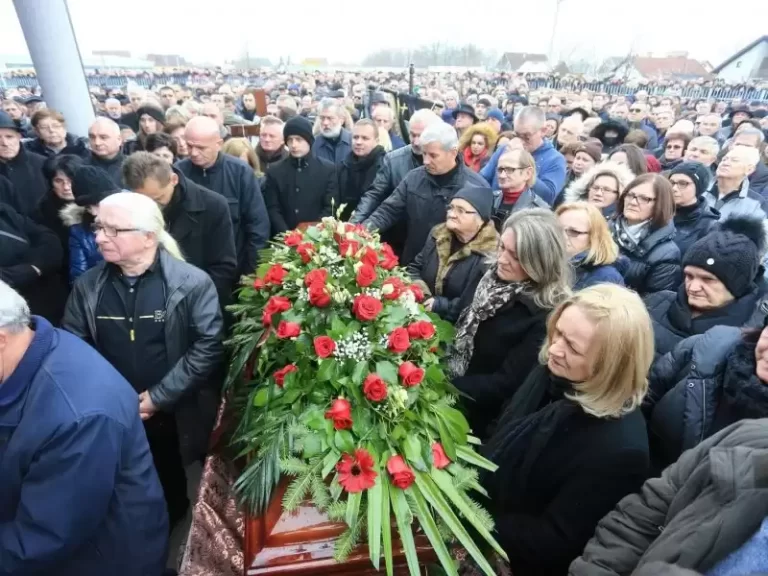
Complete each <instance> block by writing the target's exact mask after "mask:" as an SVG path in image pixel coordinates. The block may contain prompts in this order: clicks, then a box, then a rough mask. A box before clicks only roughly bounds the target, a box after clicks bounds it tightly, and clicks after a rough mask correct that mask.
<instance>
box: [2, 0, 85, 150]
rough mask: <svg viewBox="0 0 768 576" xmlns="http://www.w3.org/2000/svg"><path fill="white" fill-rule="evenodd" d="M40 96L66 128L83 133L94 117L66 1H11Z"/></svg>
mask: <svg viewBox="0 0 768 576" xmlns="http://www.w3.org/2000/svg"><path fill="white" fill-rule="evenodd" d="M13 5H14V7H15V8H16V14H17V15H18V17H19V23H20V24H21V29H22V31H23V32H24V38H25V39H26V41H27V48H28V49H29V55H30V56H31V57H32V62H33V63H34V65H35V71H36V72H37V79H38V82H39V83H40V86H41V87H42V88H43V98H45V101H46V103H47V104H48V107H49V108H53V109H55V110H58V111H59V112H61V113H62V114H64V117H65V118H66V119H67V130H68V131H69V132H72V133H73V134H77V135H78V136H86V135H87V134H88V127H89V126H90V124H91V122H93V119H94V113H93V106H92V104H91V97H90V94H89V92H88V82H87V80H86V78H85V71H84V70H83V63H82V61H81V60H80V50H79V48H78V47H77V39H76V38H75V31H74V30H73V28H72V22H71V21H70V19H69V9H68V8H67V2H66V0H13Z"/></svg>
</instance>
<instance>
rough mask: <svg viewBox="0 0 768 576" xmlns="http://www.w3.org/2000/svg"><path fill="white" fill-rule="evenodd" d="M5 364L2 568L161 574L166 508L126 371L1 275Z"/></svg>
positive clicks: (0, 437)
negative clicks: (33, 308)
mask: <svg viewBox="0 0 768 576" xmlns="http://www.w3.org/2000/svg"><path fill="white" fill-rule="evenodd" d="M0 367H2V368H0V574H3V576H27V575H31V574H59V575H61V576H101V575H103V574H112V575H119V576H132V575H137V574H160V573H161V572H162V570H163V568H164V566H165V561H166V553H167V550H166V547H167V544H168V517H167V513H166V507H165V503H164V502H163V492H162V488H161V486H160V483H159V482H158V478H157V473H156V472H155V467H154V465H153V462H152V457H151V455H150V452H149V447H148V445H147V437H146V434H145V432H144V427H143V426H142V423H141V418H140V416H139V411H138V410H137V405H138V402H137V395H136V393H135V392H134V391H133V390H132V389H131V386H130V385H129V384H128V382H126V381H125V378H123V377H122V376H121V375H120V374H119V373H118V372H117V371H116V370H115V369H114V368H113V367H112V366H110V365H109V363H108V362H107V361H106V360H105V359H104V358H102V357H101V356H100V355H99V354H98V353H97V352H96V350H94V349H93V348H91V347H90V346H88V344H86V343H85V342H83V341H81V340H79V339H78V338H76V337H74V336H73V335H72V334H69V333H67V332H65V331H64V330H58V329H56V328H54V327H53V326H51V324H50V323H48V321H46V320H44V319H42V318H40V317H37V316H31V315H30V312H29V307H28V306H27V303H26V302H25V301H24V299H23V298H22V297H21V296H19V294H17V293H16V292H14V291H13V289H11V288H10V287H9V286H8V285H7V284H5V283H3V282H0Z"/></svg>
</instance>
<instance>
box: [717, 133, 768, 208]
mask: <svg viewBox="0 0 768 576" xmlns="http://www.w3.org/2000/svg"><path fill="white" fill-rule="evenodd" d="M759 161H760V153H759V152H758V151H757V150H755V149H754V148H748V147H746V146H735V147H734V148H732V149H731V150H729V151H728V153H727V154H726V155H725V156H723V159H722V160H721V161H720V164H719V165H718V167H717V171H716V172H715V177H716V182H715V184H714V186H712V188H711V189H710V190H708V191H707V192H705V193H704V199H705V200H706V201H707V202H708V203H709V205H710V206H711V207H712V208H714V209H715V210H717V211H718V212H720V221H721V222H722V221H723V220H725V219H726V218H728V216H730V215H731V214H736V213H738V214H746V215H752V216H754V217H758V218H761V219H764V218H766V217H767V216H768V202H766V200H765V198H763V197H762V196H760V194H758V193H757V192H755V191H754V190H752V189H751V188H750V186H749V176H750V175H751V174H752V173H753V172H754V171H755V166H757V163H758V162H759Z"/></svg>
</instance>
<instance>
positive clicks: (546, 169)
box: [480, 106, 565, 206]
mask: <svg viewBox="0 0 768 576" xmlns="http://www.w3.org/2000/svg"><path fill="white" fill-rule="evenodd" d="M545 132H546V124H545V116H544V112H543V111H542V110H541V109H539V108H537V107H536V106H526V107H525V108H523V109H522V110H521V111H520V114H518V116H517V117H516V118H515V133H516V134H517V137H518V138H520V140H522V141H523V147H524V148H525V149H526V150H527V151H528V152H529V153H530V154H531V155H532V156H533V159H534V160H535V162H536V183H535V184H534V185H533V186H532V187H531V190H532V191H533V192H534V193H536V194H537V195H538V196H539V197H540V198H541V199H542V200H544V201H545V202H546V203H547V204H549V205H550V206H551V205H552V203H553V202H554V201H555V198H556V197H557V194H558V193H559V192H560V190H562V189H563V186H564V185H565V157H564V156H563V155H562V154H560V152H558V151H557V150H555V148H554V146H553V145H552V143H551V142H548V141H547V140H545V138H544V136H545ZM506 151H508V148H507V147H505V146H502V147H500V148H499V149H498V150H496V152H495V153H494V155H493V156H492V157H491V159H490V160H489V161H488V163H487V164H486V165H485V167H484V168H483V169H482V170H481V171H480V175H481V176H482V177H483V178H485V179H486V181H488V183H490V184H491V188H492V189H494V190H498V189H499V179H498V174H497V172H496V167H497V166H498V163H499V158H500V157H501V155H502V154H504V152H506Z"/></svg>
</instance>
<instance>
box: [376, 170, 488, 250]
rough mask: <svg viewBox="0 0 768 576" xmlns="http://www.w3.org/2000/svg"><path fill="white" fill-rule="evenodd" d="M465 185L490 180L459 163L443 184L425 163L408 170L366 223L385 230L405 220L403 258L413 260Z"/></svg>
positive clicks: (443, 218) (486, 184)
mask: <svg viewBox="0 0 768 576" xmlns="http://www.w3.org/2000/svg"><path fill="white" fill-rule="evenodd" d="M464 186H478V187H483V188H488V182H486V181H485V178H483V177H482V176H480V175H479V174H477V173H475V172H473V171H472V170H470V169H469V168H467V167H466V166H464V165H463V164H461V163H458V164H457V168H456V169H455V171H454V172H453V175H452V177H451V178H450V180H448V182H447V183H446V184H444V185H442V186H441V185H440V184H439V183H438V180H437V179H436V178H435V176H432V175H431V174H429V173H428V172H427V170H426V168H424V167H423V166H422V167H420V168H417V169H415V170H412V171H411V172H409V173H408V175H407V176H406V177H405V178H404V179H403V181H402V182H400V184H399V185H398V187H397V188H396V189H395V191H394V192H393V193H392V195H391V196H390V197H389V198H387V199H386V200H385V201H384V202H383V203H382V204H381V206H379V207H378V208H377V209H376V211H375V212H374V213H373V214H371V217H370V218H368V219H367V220H366V221H365V224H366V225H367V226H368V227H370V228H374V229H378V230H381V231H386V230H388V229H389V228H391V227H392V226H394V225H395V224H397V223H398V222H399V221H401V220H405V222H406V225H407V227H408V228H407V230H408V232H407V234H406V238H405V246H404V247H403V255H402V257H401V258H400V261H401V263H402V264H406V265H407V264H410V263H411V261H412V260H413V259H414V258H415V257H416V255H417V254H418V253H419V252H421V249H422V248H423V247H424V244H425V242H426V241H427V236H428V235H429V231H430V230H431V229H432V228H433V227H434V226H436V225H437V224H440V223H441V222H445V216H446V210H447V207H448V204H449V203H450V201H451V198H453V195H454V194H456V192H458V191H459V189H460V188H463V187H464ZM489 193H490V190H489Z"/></svg>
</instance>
